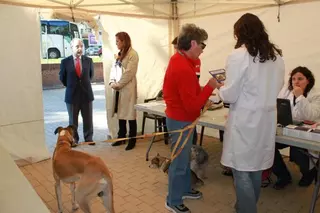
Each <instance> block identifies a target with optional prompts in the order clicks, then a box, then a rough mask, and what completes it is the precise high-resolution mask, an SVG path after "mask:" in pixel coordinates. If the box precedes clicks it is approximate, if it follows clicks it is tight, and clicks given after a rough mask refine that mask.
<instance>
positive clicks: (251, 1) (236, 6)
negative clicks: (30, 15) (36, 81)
mask: <svg viewBox="0 0 320 213" xmlns="http://www.w3.org/2000/svg"><path fill="white" fill-rule="evenodd" d="M310 1H319V0H0V4H9V5H17V6H25V7H35V8H42V9H55V10H60V9H64V10H66V9H67V10H70V12H71V11H72V12H75V11H79V12H81V11H84V12H87V13H92V14H109V15H119V16H135V17H148V18H158V19H175V18H180V19H184V18H193V17H199V16H206V15H215V14H221V13H227V12H236V11H241V10H248V9H256V8H262V7H270V6H278V5H284V4H292V3H302V2H310ZM172 11H173V12H172Z"/></svg>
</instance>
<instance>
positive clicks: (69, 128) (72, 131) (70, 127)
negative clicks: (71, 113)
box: [67, 125, 77, 135]
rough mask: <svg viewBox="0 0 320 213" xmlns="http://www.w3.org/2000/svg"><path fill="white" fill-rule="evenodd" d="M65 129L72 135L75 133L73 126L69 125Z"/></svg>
mask: <svg viewBox="0 0 320 213" xmlns="http://www.w3.org/2000/svg"><path fill="white" fill-rule="evenodd" d="M67 129H68V130H69V132H70V133H71V134H72V135H73V133H74V132H75V131H76V129H77V128H76V126H75V125H69V126H68V127H67Z"/></svg>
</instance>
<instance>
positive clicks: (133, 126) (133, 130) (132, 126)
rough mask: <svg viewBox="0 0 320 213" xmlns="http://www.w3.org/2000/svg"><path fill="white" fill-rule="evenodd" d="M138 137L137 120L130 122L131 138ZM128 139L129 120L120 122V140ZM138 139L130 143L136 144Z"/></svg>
mask: <svg viewBox="0 0 320 213" xmlns="http://www.w3.org/2000/svg"><path fill="white" fill-rule="evenodd" d="M136 136H137V120H129V137H136ZM126 137H127V120H122V119H120V120H119V131H118V138H126ZM135 141H136V138H132V139H130V140H129V142H135Z"/></svg>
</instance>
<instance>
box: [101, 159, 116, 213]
mask: <svg viewBox="0 0 320 213" xmlns="http://www.w3.org/2000/svg"><path fill="white" fill-rule="evenodd" d="M99 164H100V165H101V168H102V171H101V172H102V176H103V178H104V179H105V181H106V182H107V195H105V194H104V192H99V193H98V196H99V197H102V198H103V202H104V205H105V206H106V208H107V210H108V212H109V213H115V210H114V199H113V181H112V174H111V172H110V171H109V169H108V167H107V166H106V165H105V163H104V162H103V161H102V160H101V159H100V158H99Z"/></svg>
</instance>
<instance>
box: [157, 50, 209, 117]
mask: <svg viewBox="0 0 320 213" xmlns="http://www.w3.org/2000/svg"><path fill="white" fill-rule="evenodd" d="M196 64H197V60H192V59H189V58H187V56H184V55H181V54H180V53H179V52H177V53H176V54H174V55H173V56H172V57H171V58H170V61H169V64H168V67H167V71H166V74H165V77H164V82H163V98H164V100H165V102H166V105H167V108H166V111H165V112H166V115H167V117H169V118H171V119H174V120H178V121H189V122H192V121H194V120H195V119H197V118H198V117H199V115H200V111H201V108H202V107H203V106H204V105H205V103H206V101H207V100H208V98H209V97H210V95H211V93H212V91H213V88H212V87H210V86H209V85H206V86H205V87H204V88H203V90H201V87H200V84H199V81H198V78H197V76H196V69H197V68H196Z"/></svg>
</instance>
